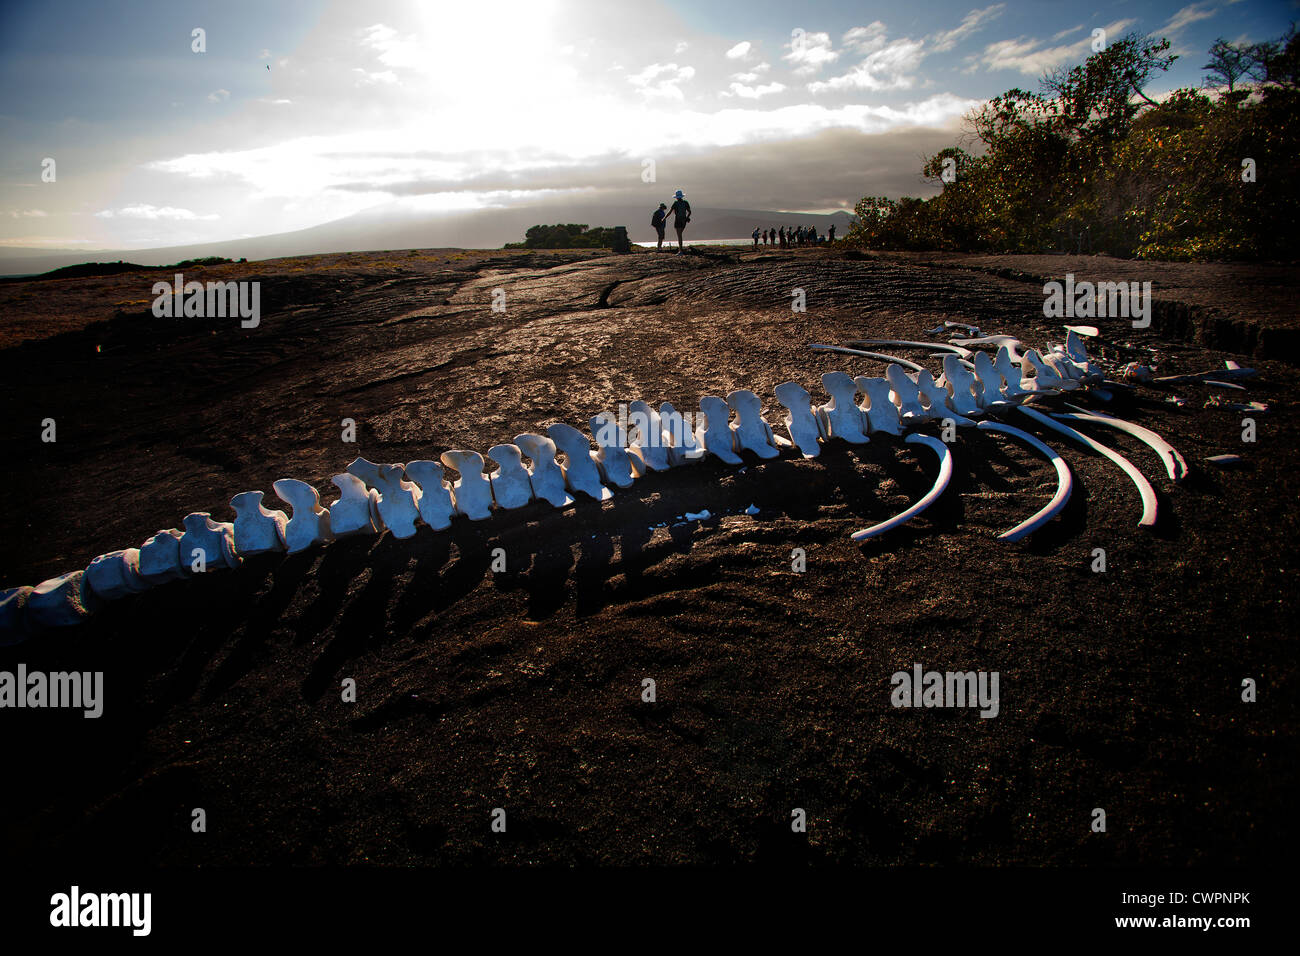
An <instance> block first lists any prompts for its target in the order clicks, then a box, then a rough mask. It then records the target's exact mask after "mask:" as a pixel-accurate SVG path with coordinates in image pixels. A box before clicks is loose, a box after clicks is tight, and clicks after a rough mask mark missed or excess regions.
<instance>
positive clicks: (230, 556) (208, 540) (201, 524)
mask: <svg viewBox="0 0 1300 956" xmlns="http://www.w3.org/2000/svg"><path fill="white" fill-rule="evenodd" d="M181 524H182V525H183V526H184V528H185V534H184V535H182V536H181V540H180V557H181V563H182V564H184V565H187V566H189V567H190V568H191V569H193V567H194V560H195V558H196V557H197V555H196V554H195V553H194V552H196V551H200V552H202V554H203V568H204V570H205V571H218V570H221V569H224V568H237V567H239V564H240V562H241V561H242V559H241V558H240V557H239V555H237V554H236V553H235V526H234V525H233V524H231V523H230V522H228V521H213V520H212V516H211V515H210V514H208V513H207V512H206V511H195V512H192V513H190V514H187V515H186V516H185V517H184V518H183V519H181Z"/></svg>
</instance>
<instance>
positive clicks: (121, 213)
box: [95, 203, 221, 222]
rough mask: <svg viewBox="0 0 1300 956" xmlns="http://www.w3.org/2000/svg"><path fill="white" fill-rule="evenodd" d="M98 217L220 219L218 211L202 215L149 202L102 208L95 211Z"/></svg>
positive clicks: (191, 220) (190, 220)
mask: <svg viewBox="0 0 1300 956" xmlns="http://www.w3.org/2000/svg"><path fill="white" fill-rule="evenodd" d="M95 218H97V219H176V220H184V221H187V222H195V221H199V220H203V221H209V220H213V219H220V218H221V217H220V216H219V215H217V214H216V213H212V214H211V215H209V216H200V215H199V214H198V213H195V212H191V211H190V210H188V209H180V208H177V207H176V206H151V205H149V204H148V203H136V204H135V205H131V206H123V207H122V208H121V209H118V210H113V209H101V210H100V211H99V212H97V213H95Z"/></svg>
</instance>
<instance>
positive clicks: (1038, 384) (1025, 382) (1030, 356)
mask: <svg viewBox="0 0 1300 956" xmlns="http://www.w3.org/2000/svg"><path fill="white" fill-rule="evenodd" d="M1026 366H1028V368H1029V369H1033V370H1034V374H1033V375H1032V376H1029V377H1026V376H1025V372H1027V371H1028V369H1027V368H1026ZM1020 373H1021V375H1020V384H1021V386H1023V387H1024V388H1025V389H1027V390H1028V391H1032V392H1044V391H1047V392H1054V391H1055V392H1059V391H1063V390H1066V389H1070V388H1078V383H1077V382H1070V381H1068V380H1066V379H1064V378H1062V377H1061V376H1060V375H1058V374H1057V372H1056V370H1055V369H1053V368H1052V367H1050V366H1049V365H1047V364H1046V363H1045V362H1044V361H1043V360H1042V358H1040V357H1039V355H1038V352H1036V351H1035V350H1034V349H1029V350H1028V351H1027V352H1025V354H1024V355H1023V356H1022V357H1021V359H1020Z"/></svg>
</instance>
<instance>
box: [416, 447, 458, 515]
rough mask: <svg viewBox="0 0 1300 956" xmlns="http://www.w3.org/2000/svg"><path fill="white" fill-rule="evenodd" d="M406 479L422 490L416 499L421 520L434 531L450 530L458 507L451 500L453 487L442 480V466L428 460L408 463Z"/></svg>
mask: <svg viewBox="0 0 1300 956" xmlns="http://www.w3.org/2000/svg"><path fill="white" fill-rule="evenodd" d="M406 477H407V478H409V479H410V480H411V481H413V482H415V484H416V486H417V487H418V488H419V489H420V495H419V497H418V498H417V499H416V507H418V508H419V509H420V520H422V521H423V522H424V523H425V524H427V525H428V526H429V527H430V528H432V529H433V530H434V531H443V530H445V529H447V528H450V527H451V519H452V518H453V517H454V516H455V514H456V505H455V502H453V501H452V500H451V486H450V485H449V484H447V482H445V481H443V480H442V465H440V464H438V463H437V462H436V461H428V460H427V459H421V460H420V461H408V462H407V463H406Z"/></svg>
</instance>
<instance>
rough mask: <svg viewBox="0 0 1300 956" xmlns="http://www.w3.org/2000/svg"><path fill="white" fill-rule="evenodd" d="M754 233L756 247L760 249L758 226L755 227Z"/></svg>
mask: <svg viewBox="0 0 1300 956" xmlns="http://www.w3.org/2000/svg"><path fill="white" fill-rule="evenodd" d="M752 235H753V237H754V249H755V250H757V249H758V226H755V227H754V232H753V234H752Z"/></svg>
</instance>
